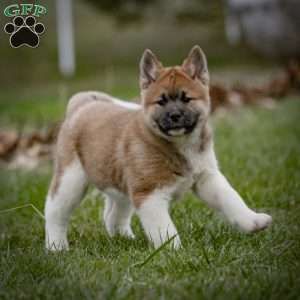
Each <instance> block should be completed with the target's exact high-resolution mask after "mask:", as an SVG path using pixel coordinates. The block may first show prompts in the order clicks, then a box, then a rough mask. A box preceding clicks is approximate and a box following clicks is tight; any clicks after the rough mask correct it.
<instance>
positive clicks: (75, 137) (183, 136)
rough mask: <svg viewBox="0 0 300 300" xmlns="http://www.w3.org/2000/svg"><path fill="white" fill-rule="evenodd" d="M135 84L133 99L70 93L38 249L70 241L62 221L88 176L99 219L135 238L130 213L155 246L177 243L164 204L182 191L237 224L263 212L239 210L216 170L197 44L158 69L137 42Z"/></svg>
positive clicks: (259, 221)
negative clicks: (97, 197)
mask: <svg viewBox="0 0 300 300" xmlns="http://www.w3.org/2000/svg"><path fill="white" fill-rule="evenodd" d="M140 87H141V105H138V104H133V103H127V102H124V101H121V100H118V99H116V98H113V97H110V96H109V95H106V94H104V93H97V92H85V93H80V94H77V95H75V96H74V97H73V98H72V99H71V100H70V102H69V105H68V108H67V113H66V118H65V121H64V123H63V125H62V127H61V130H60V133H59V136H58V140H57V151H56V156H55V171H54V176H53V179H52V183H51V186H50V189H49V192H48V196H47V202H46V207H45V217H46V248H47V249H49V250H62V249H68V248H69V245H68V240H67V226H68V221H69V218H70V215H71V213H72V211H73V209H74V208H75V207H76V206H78V205H79V203H80V201H81V199H82V197H83V194H84V192H85V190H86V187H87V185H88V183H93V184H94V185H95V186H96V187H97V188H98V189H99V190H100V191H102V192H103V194H104V195H105V209H104V216H103V217H104V223H105V226H106V229H107V231H108V233H109V235H111V236H112V235H114V234H116V233H119V234H122V235H125V236H128V237H134V234H133V232H132V230H131V227H130V221H131V217H132V214H133V213H134V212H136V213H137V215H138V216H139V218H140V220H141V223H142V226H143V228H144V231H145V233H146V235H147V236H148V238H149V240H150V241H151V242H153V244H154V246H155V247H159V246H160V245H161V244H162V243H164V242H165V241H166V240H168V239H169V238H171V237H174V236H175V237H174V239H173V240H172V243H173V247H174V248H178V247H180V237H179V236H178V234H177V231H176V228H175V226H174V224H173V222H172V219H171V217H170V215H169V204H170V201H171V200H172V199H174V198H179V197H181V196H182V195H183V194H184V193H185V192H186V191H187V190H188V189H192V190H193V191H194V193H195V194H196V195H197V196H198V197H199V198H201V199H202V200H204V201H205V202H207V203H208V205H209V206H211V207H213V208H215V209H216V210H218V211H220V212H222V213H223V214H224V215H225V217H226V218H227V219H228V220H229V222H230V223H232V224H234V225H237V226H238V227H239V228H240V229H241V230H243V231H245V232H255V231H259V230H262V229H264V228H266V227H267V226H268V225H269V224H270V223H271V217H270V216H269V215H267V214H263V213H256V212H254V211H253V210H251V209H250V208H248V207H247V205H246V204H245V202H244V201H243V200H242V199H241V197H240V196H239V194H238V193H237V192H236V191H235V190H234V189H233V188H232V187H231V185H230V184H229V183H228V181H227V180H226V179H225V177H224V176H223V175H222V174H221V172H220V170H219V168H218V163H217V160H216V156H215V152H214V147H213V139H212V133H211V130H210V128H209V124H208V116H209V112H210V99H209V74H208V69H207V61H206V57H205V55H204V53H203V52H202V50H201V49H200V47H199V46H195V47H194V48H193V49H192V50H191V52H190V53H189V55H188V57H187V58H186V59H185V61H184V62H183V64H182V65H181V66H176V67H167V68H164V67H163V66H162V64H161V63H160V62H159V61H158V59H157V58H156V57H155V55H154V54H153V53H152V52H151V51H150V50H146V51H145V52H144V54H143V56H142V59H141V62H140Z"/></svg>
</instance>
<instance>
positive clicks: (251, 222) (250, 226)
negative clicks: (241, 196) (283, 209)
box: [237, 212, 272, 233]
mask: <svg viewBox="0 0 300 300" xmlns="http://www.w3.org/2000/svg"><path fill="white" fill-rule="evenodd" d="M271 223H272V217H271V216H269V215H267V214H264V213H254V212H253V213H251V214H250V215H249V216H245V217H244V218H243V219H242V220H241V221H240V222H237V225H238V226H239V227H240V229H241V230H242V231H244V232H246V233H253V232H258V231H260V230H263V229H265V228H267V227H268V226H269V225H271Z"/></svg>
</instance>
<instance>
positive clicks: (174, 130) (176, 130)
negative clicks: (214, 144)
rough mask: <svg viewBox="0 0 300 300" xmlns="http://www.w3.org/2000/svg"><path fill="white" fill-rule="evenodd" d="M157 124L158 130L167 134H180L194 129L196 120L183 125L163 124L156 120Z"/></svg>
mask: <svg viewBox="0 0 300 300" xmlns="http://www.w3.org/2000/svg"><path fill="white" fill-rule="evenodd" d="M157 125H158V127H159V129H160V131H161V132H162V133H164V134H165V135H167V136H182V135H186V134H189V133H191V132H192V131H193V130H194V129H195V127H196V125H197V120H196V121H195V122H193V124H190V125H185V126H163V125H162V124H160V122H157Z"/></svg>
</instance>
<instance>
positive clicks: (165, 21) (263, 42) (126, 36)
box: [0, 0, 300, 140]
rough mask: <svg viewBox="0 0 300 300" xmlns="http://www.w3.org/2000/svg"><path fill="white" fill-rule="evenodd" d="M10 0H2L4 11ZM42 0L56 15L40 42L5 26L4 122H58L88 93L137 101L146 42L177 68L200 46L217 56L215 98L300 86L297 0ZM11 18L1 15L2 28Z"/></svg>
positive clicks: (0, 111) (0, 102)
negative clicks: (15, 42) (18, 37)
mask: <svg viewBox="0 0 300 300" xmlns="http://www.w3.org/2000/svg"><path fill="white" fill-rule="evenodd" d="M19 3H21V2H19ZM11 4H15V2H14V1H7V0H4V1H3V0H2V1H1V4H0V7H1V11H4V9H5V8H6V7H7V6H8V5H11ZM39 4H41V5H43V6H44V7H46V8H47V14H46V15H42V16H40V17H37V19H38V20H37V21H38V22H42V23H43V24H44V25H45V28H46V30H45V32H44V33H43V34H42V35H41V36H40V44H39V46H38V47H37V48H29V47H27V46H22V47H20V48H12V47H11V45H10V43H9V35H8V34H7V33H5V32H4V30H0V57H1V60H0V86H1V89H0V125H1V126H2V127H3V128H6V127H9V128H11V127H13V128H17V130H19V131H26V130H27V129H28V128H29V130H31V129H32V128H37V127H38V128H44V127H49V125H51V124H54V123H56V122H57V121H59V120H61V119H62V117H63V113H64V109H65V105H66V102H67V100H68V99H69V97H70V96H71V95H72V94H73V93H75V92H78V91H81V90H102V91H106V92H108V93H112V94H113V95H115V96H118V97H121V98H123V99H137V97H138V95H139V90H138V75H139V74H138V63H139V59H140V57H141V54H142V52H143V51H144V49H145V48H150V49H152V50H153V51H154V52H155V53H156V54H157V56H158V57H159V58H160V59H161V60H162V61H163V63H164V64H165V65H174V64H181V62H182V61H183V59H184V58H185V57H186V55H187V53H188V52H189V50H190V49H191V47H192V46H193V45H195V44H199V45H200V46H201V47H202V48H203V50H204V51H205V53H206V55H207V58H208V63H209V69H210V73H211V78H212V83H213V87H212V98H213V99H212V100H213V103H214V104H216V105H217V104H219V103H225V102H228V103H229V102H230V103H231V104H232V103H236V102H241V99H242V102H247V103H249V102H255V101H256V100H257V99H258V98H259V99H260V100H261V99H270V98H272V97H278V96H279V97H282V96H285V95H287V94H288V93H289V92H290V90H291V89H295V87H296V88H297V87H299V81H300V79H299V78H300V76H299V65H298V61H299V57H300V34H299V33H300V2H299V1H297V0H227V1H221V0H214V1H200V0H189V1H183V0H176V1H174V0H164V1H163V0H155V1H150V0H126V1H122V0H115V1H110V0H76V1H74V0H73V1H72V0H56V1H41V2H39ZM12 20H13V18H9V17H7V16H4V14H2V16H1V19H0V28H4V26H5V24H6V23H7V22H11V21H12ZM232 92H233V93H232ZM237 92H238V94H237ZM269 104H270V103H269ZM271 105H272V104H271ZM2 140H3V138H2Z"/></svg>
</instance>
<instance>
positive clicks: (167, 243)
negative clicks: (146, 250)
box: [131, 234, 177, 268]
mask: <svg viewBox="0 0 300 300" xmlns="http://www.w3.org/2000/svg"><path fill="white" fill-rule="evenodd" d="M176 235H177V234H175V235H173V236H172V237H171V238H170V239H168V240H167V241H166V242H164V243H163V244H162V245H161V246H160V247H158V248H157V249H155V250H154V251H153V252H152V253H151V254H150V255H149V256H148V257H147V258H146V259H145V260H144V261H143V262H140V263H136V264H134V265H132V266H131V267H133V268H135V267H139V268H141V267H143V266H145V265H146V264H147V263H148V262H149V261H150V260H151V259H153V257H154V256H156V255H157V254H158V253H159V252H160V251H162V250H163V249H164V248H165V247H166V246H167V245H169V244H170V243H171V242H172V241H173V240H174V238H175V237H176Z"/></svg>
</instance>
